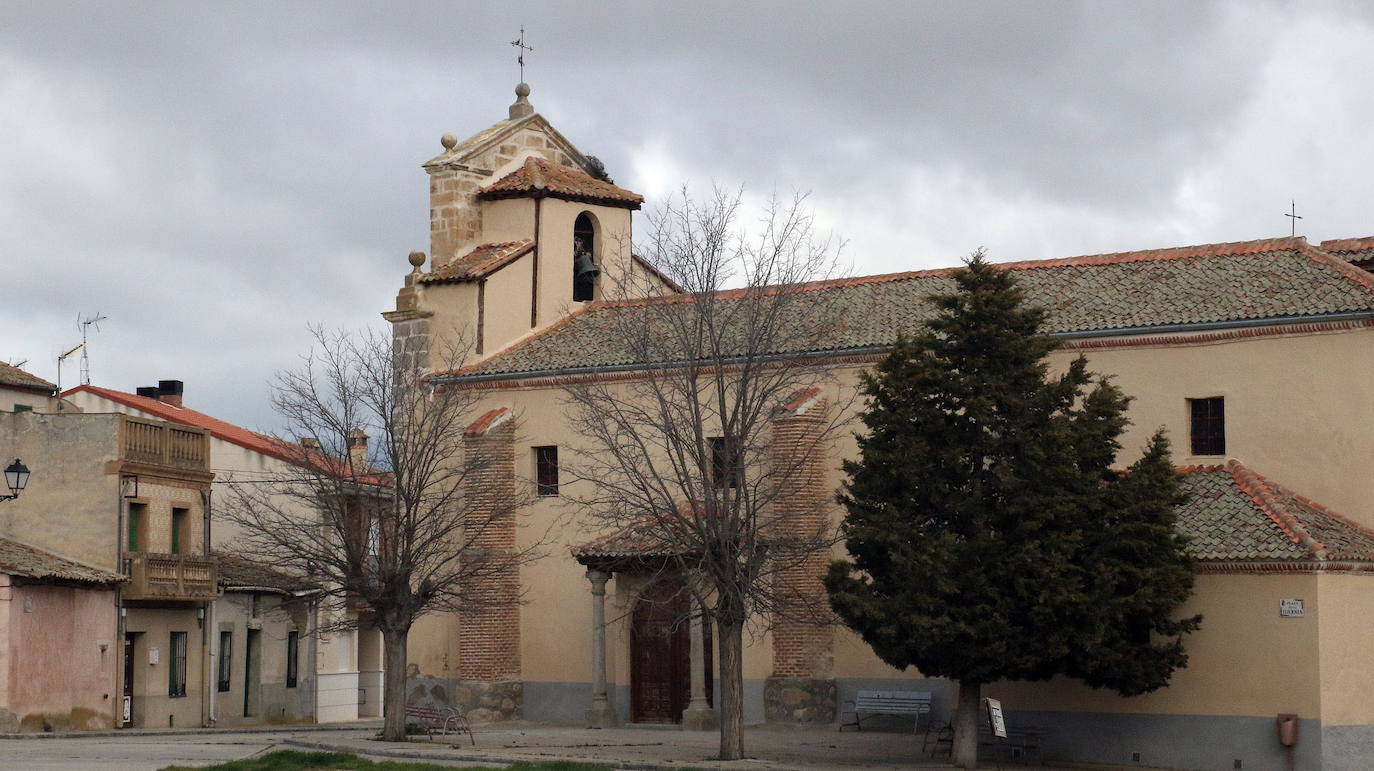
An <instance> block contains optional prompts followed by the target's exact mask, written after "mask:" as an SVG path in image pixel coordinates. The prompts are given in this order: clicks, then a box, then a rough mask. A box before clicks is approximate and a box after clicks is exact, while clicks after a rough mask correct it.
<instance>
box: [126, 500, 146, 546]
mask: <svg viewBox="0 0 1374 771" xmlns="http://www.w3.org/2000/svg"><path fill="white" fill-rule="evenodd" d="M147 517H148V504H146V503H130V504H129V542H128V551H141V550H140V549H139V531H141V530H142V529H143V522H144V520H145V519H147Z"/></svg>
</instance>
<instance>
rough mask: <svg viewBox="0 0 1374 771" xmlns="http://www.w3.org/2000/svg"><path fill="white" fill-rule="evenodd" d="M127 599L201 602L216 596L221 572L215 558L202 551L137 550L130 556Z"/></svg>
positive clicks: (126, 587)
mask: <svg viewBox="0 0 1374 771" xmlns="http://www.w3.org/2000/svg"><path fill="white" fill-rule="evenodd" d="M126 565H127V567H126V570H127V572H128V574H129V583H128V585H127V586H125V587H124V599H126V600H161V601H165V602H199V601H202V600H213V599H215V593H216V590H217V586H216V581H217V579H218V578H219V573H218V571H217V570H216V567H215V563H214V561H213V560H211V559H209V558H207V557H204V556H202V555H198V554H152V553H148V552H134V553H132V554H129V555H128V557H127V558H126Z"/></svg>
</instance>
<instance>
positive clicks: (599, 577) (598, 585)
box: [587, 568, 611, 594]
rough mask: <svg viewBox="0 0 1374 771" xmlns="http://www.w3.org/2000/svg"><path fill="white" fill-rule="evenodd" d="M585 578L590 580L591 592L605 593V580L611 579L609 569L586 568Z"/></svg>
mask: <svg viewBox="0 0 1374 771" xmlns="http://www.w3.org/2000/svg"><path fill="white" fill-rule="evenodd" d="M587 580H588V581H591V582H592V594H605V593H606V582H607V581H609V580H611V573H610V571H606V570H597V569H596V568H587Z"/></svg>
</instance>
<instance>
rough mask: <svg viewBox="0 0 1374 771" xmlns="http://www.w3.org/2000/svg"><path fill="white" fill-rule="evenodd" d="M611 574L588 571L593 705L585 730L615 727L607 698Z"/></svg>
mask: <svg viewBox="0 0 1374 771" xmlns="http://www.w3.org/2000/svg"><path fill="white" fill-rule="evenodd" d="M610 578H611V574H610V573H607V572H605V571H602V570H596V569H594V568H588V569H587V580H588V581H590V582H591V583H592V704H591V706H590V707H588V708H587V727H588V728H614V727H615V710H613V709H611V703H610V701H608V700H607V699H606V582H607V581H609V580H610Z"/></svg>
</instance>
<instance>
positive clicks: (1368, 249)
mask: <svg viewBox="0 0 1374 771" xmlns="http://www.w3.org/2000/svg"><path fill="white" fill-rule="evenodd" d="M1321 248H1322V251H1324V252H1329V253H1330V254H1332V255H1334V256H1336V257H1338V258H1340V259H1342V260H1345V261H1346V262H1365V261H1367V260H1374V236H1365V237H1364V238H1337V239H1332V240H1329V241H1322V246H1321Z"/></svg>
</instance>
